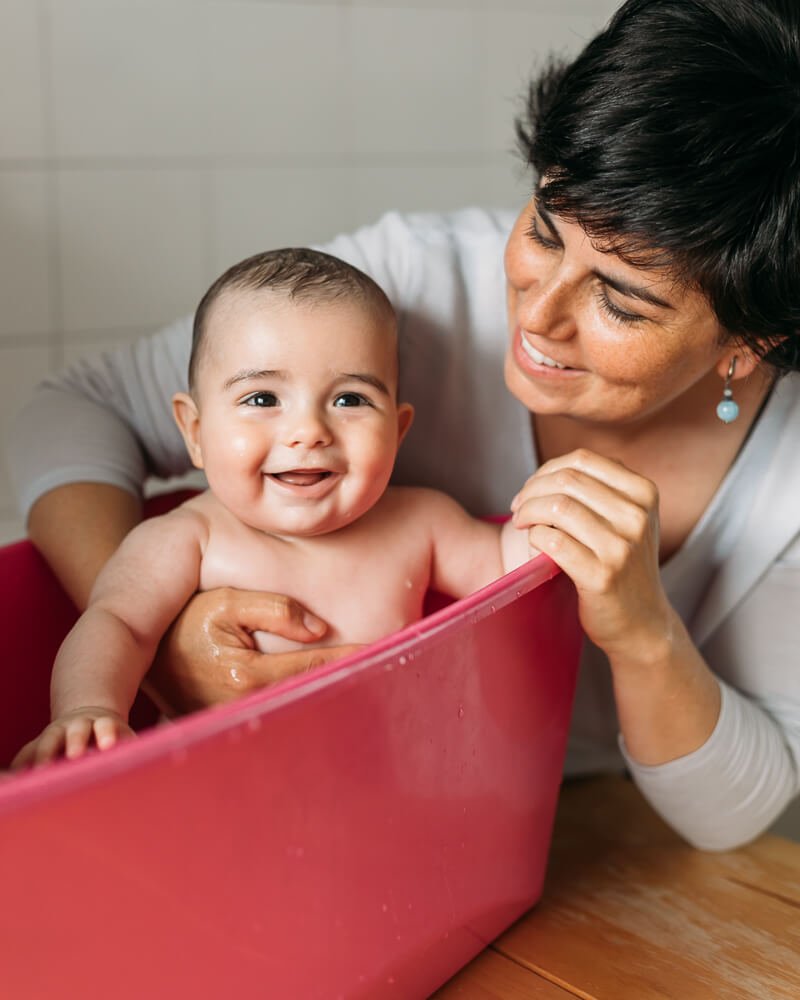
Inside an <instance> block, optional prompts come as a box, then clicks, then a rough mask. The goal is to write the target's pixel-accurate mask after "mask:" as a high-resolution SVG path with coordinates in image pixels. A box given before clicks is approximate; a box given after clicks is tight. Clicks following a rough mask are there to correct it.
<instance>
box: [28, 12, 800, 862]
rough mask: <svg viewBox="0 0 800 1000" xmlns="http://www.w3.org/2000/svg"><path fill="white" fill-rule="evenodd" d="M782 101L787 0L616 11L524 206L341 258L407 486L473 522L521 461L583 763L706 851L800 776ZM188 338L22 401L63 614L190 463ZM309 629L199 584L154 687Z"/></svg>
mask: <svg viewBox="0 0 800 1000" xmlns="http://www.w3.org/2000/svg"><path fill="white" fill-rule="evenodd" d="M799 99H800V11H798V10H797V9H796V3H795V0H629V2H628V3H626V4H624V5H623V6H622V8H621V9H620V11H619V12H618V14H617V15H616V17H615V18H614V19H613V20H612V22H611V24H610V26H609V28H608V29H607V30H606V31H605V32H603V33H601V34H600V35H599V36H598V37H597V38H596V39H595V40H594V41H592V42H591V43H590V44H589V46H588V47H587V48H586V50H585V51H584V52H583V53H582V55H581V56H579V57H578V58H577V59H576V60H575V62H574V63H572V64H571V65H570V66H568V67H560V68H555V69H553V70H551V71H548V72H547V73H546V74H544V76H543V77H542V79H541V80H540V81H538V83H536V84H535V85H534V86H533V87H532V88H531V95H530V100H529V106H528V113H527V116H526V118H525V119H524V120H522V121H521V122H520V123H519V125H518V131H519V136H520V141H521V145H522V149H523V151H524V153H525V156H526V158H527V159H528V161H529V162H530V164H531V165H532V167H533V169H534V171H535V174H536V177H537V186H536V190H535V191H534V195H533V197H532V199H531V202H530V204H529V205H528V206H526V207H525V208H524V209H523V211H522V213H521V214H520V215H519V217H518V218H517V220H516V222H515V221H514V220H513V218H512V217H510V216H506V215H503V214H500V213H494V214H492V213H487V212H482V211H479V210H469V211H465V212H461V213H455V214H453V215H450V216H412V217H405V218H404V217H401V216H398V215H390V216H387V217H385V218H384V219H383V220H381V222H379V223H378V224H377V225H376V226H375V227H372V228H369V229H365V230H362V231H360V232H358V233H356V234H354V235H353V236H345V237H340V238H339V239H337V240H335V241H333V242H332V244H330V245H329V246H328V247H326V249H328V250H329V251H330V252H332V253H334V254H337V255H338V256H340V257H343V258H345V259H346V260H349V261H351V262H352V263H354V264H356V265H357V266H359V267H361V268H362V269H363V270H365V271H367V272H368V273H369V274H371V275H372V276H373V277H374V278H375V279H376V280H377V281H378V282H379V283H380V284H381V285H382V286H383V287H384V288H385V290H386V291H387V293H388V294H389V297H390V298H391V299H392V301H393V304H394V305H395V307H396V309H397V311H398V314H399V316H400V331H401V338H402V340H401V370H402V372H403V376H404V378H403V382H404V384H403V386H402V387H401V394H402V396H403V398H406V399H409V400H410V401H412V402H413V403H414V404H415V406H416V409H417V425H416V430H417V433H416V436H414V433H413V431H412V434H411V435H410V436H409V438H408V440H407V442H406V444H405V445H404V448H403V450H402V451H401V456H400V461H399V465H398V470H397V479H398V481H400V482H415V483H418V484H426V485H431V486H436V487H439V488H443V489H446V490H448V491H449V492H451V493H453V494H454V495H455V496H456V497H457V498H458V499H459V500H460V501H461V502H462V503H464V504H465V505H467V506H468V507H469V508H470V509H471V510H472V511H473V512H475V513H485V512H497V511H501V510H503V509H505V508H506V507H507V505H508V502H509V499H510V498H511V496H512V495H513V493H514V491H515V490H516V489H518V487H519V484H520V483H521V482H523V481H524V480H525V479H526V477H528V476H530V475H531V473H532V472H534V471H535V474H534V475H533V476H532V478H530V479H529V481H528V483H527V485H526V486H525V488H524V489H523V490H522V492H521V493H520V495H519V496H518V498H517V500H516V501H515V505H514V507H515V516H516V517H517V518H518V519H519V521H520V523H522V524H526V525H532V528H531V541H532V543H533V544H534V545H535V546H537V547H538V548H541V549H543V550H544V551H545V552H547V553H548V554H549V555H551V556H552V558H553V559H554V560H555V561H556V562H557V563H558V564H559V565H560V566H562V568H563V569H564V570H565V572H566V573H567V574H568V575H569V576H570V577H571V578H572V580H573V581H574V582H575V584H576V586H577V589H578V593H579V601H580V614H581V622H582V624H583V627H584V630H585V632H586V634H587V637H588V640H589V641H588V642H587V645H586V650H585V655H584V662H583V664H582V669H581V678H580V681H579V690H578V695H577V701H576V708H575V721H574V726H573V732H572V736H571V743H570V751H569V754H568V761H567V770H568V772H572V773H575V772H582V773H585V772H587V771H594V770H604V769H613V768H617V769H619V768H621V767H622V766H624V765H625V764H627V767H628V768H629V769H630V771H631V773H632V775H633V777H634V780H635V781H636V782H637V784H638V785H639V787H640V788H641V789H642V791H643V792H644V794H645V795H646V796H647V797H648V798H649V799H650V801H651V802H652V803H653V804H654V805H655V806H656V808H657V809H659V811H660V812H661V813H662V815H663V816H664V817H665V818H666V819H667V821H668V822H670V823H671V824H672V825H673V826H674V827H675V829H677V830H678V831H679V832H680V833H681V834H682V835H683V836H684V837H686V838H687V839H688V840H689V841H690V842H692V843H694V844H696V845H698V846H701V847H706V848H726V847H730V846H734V845H736V844H739V843H742V842H743V841H746V840H748V839H750V838H752V837H753V836H755V835H757V834H758V833H759V832H761V831H762V830H763V829H764V828H765V827H766V826H767V825H768V824H769V823H770V822H771V821H772V820H773V819H774V818H775V817H776V816H777V815H778V814H779V813H780V811H781V810H782V809H783V807H784V806H785V804H786V803H787V802H788V801H789V800H790V799H791V798H792V797H793V796H794V795H795V794H796V793H797V790H798V769H799V762H800V671H798V670H797V669H796V668H795V663H796V660H797V649H798V629H797V627H796V625H795V624H794V617H795V614H794V612H795V607H794V605H795V603H796V595H797V594H798V593H800V504H798V502H797V497H798V495H800V461H798V459H797V456H796V447H795V441H796V440H797V431H798V430H800V376H798V375H797V374H794V372H795V370H796V369H797V368H798V367H800V360H799V358H800V352H798V344H800V333H799V332H798V329H799V328H800V273H798V272H799V271H800V266H799V265H798V261H800V115H799V114H798V112H797V107H798V103H799ZM504 244H505V278H504V276H503V269H502V260H501V258H502V252H503V245H504ZM504 285H505V286H506V289H507V293H504ZM504 294H505V296H506V303H505V305H506V311H507V316H508V334H507V335H506V336H504V335H503V333H502V314H503V297H504ZM188 330H189V322H188V321H185V322H184V323H182V324H179V325H177V326H175V327H172V328H170V329H169V330H167V331H164V332H163V333H162V334H160V335H157V336H156V337H155V338H154V339H153V340H151V341H148V342H144V343H140V344H138V345H136V346H135V347H134V348H133V349H132V350H130V351H127V352H119V353H117V354H116V355H114V356H112V357H110V358H108V359H107V360H106V361H105V362H104V363H103V364H102V365H101V366H94V367H92V366H90V365H82V366H78V367H77V368H75V369H73V370H72V371H71V372H70V373H67V374H66V375H64V376H61V377H60V378H59V379H56V380H52V381H50V382H48V383H46V384H45V385H44V386H43V387H42V388H40V390H39V391H38V393H37V396H36V398H35V399H34V400H32V401H31V403H30V404H29V406H28V407H27V408H26V410H25V411H24V412H23V413H22V415H21V417H20V420H19V423H18V426H17V448H16V456H15V459H14V461H15V466H16V475H17V480H18V483H19V485H20V492H21V498H22V501H23V504H24V505H25V506H30V517H29V530H30V533H31V537H32V538H33V539H34V541H35V542H36V544H37V545H39V547H40V548H41V549H42V551H43V552H44V553H45V555H46V557H47V558H48V559H49V560H50V561H51V563H52V565H53V566H54V568H55V569H56V572H57V573H59V575H60V576H61V578H62V579H63V580H64V582H65V585H66V586H67V587H68V589H69V590H70V592H71V593H72V594H73V596H74V597H75V598H76V600H77V601H78V603H80V604H82V603H84V602H85V600H86V597H87V595H88V590H89V588H90V586H91V582H92V580H93V578H94V575H95V573H96V572H97V569H98V568H99V566H100V565H102V562H103V561H104V559H105V558H106V557H107V555H108V554H109V553H110V552H111V551H112V550H113V548H114V547H115V545H116V544H117V542H118V541H119V539H120V538H121V537H122V535H123V534H124V533H125V531H126V530H128V528H129V527H130V526H131V524H132V523H134V522H135V520H136V519H137V518H138V516H139V502H138V499H137V498H136V496H137V493H138V490H139V488H140V484H141V481H142V480H143V478H144V476H145V475H146V473H147V472H156V473H158V474H161V475H164V474H165V473H177V472H181V471H183V470H184V468H185V467H186V465H187V462H186V459H185V456H184V454H183V451H182V448H181V445H180V441H179V439H178V437H177V432H176V431H175V430H174V428H173V427H172V426H171V423H170V419H169V414H168V407H167V405H166V400H167V399H168V398H169V396H170V395H171V394H172V392H173V391H175V390H178V389H181V388H183V382H184V379H185V374H184V372H185V362H186V358H187V357H188V350H189V333H188ZM503 356H504V357H505V360H504V362H503V361H502V358H503ZM503 368H504V374H505V383H506V386H507V388H508V390H510V395H509V394H508V393H507V392H505V391H504V388H503V385H502V383H501V378H502V376H501V370H503ZM784 373H789V374H785V377H783V378H779V376H780V375H781V374H784ZM59 428H65V430H64V431H60V430H59ZM31 505H32V506H31ZM66 524H68V525H69V531H68V532H65V531H64V525H66ZM310 610H312V611H313V609H310ZM303 615H304V609H300V608H297V607H296V606H294V605H293V604H292V603H291V602H287V601H286V600H285V599H282V598H280V597H273V596H269V595H267V596H264V595H250V594H244V595H242V594H236V593H231V592H225V593H224V594H222V595H216V596H215V595H211V596H209V595H206V596H205V597H203V598H196V599H195V601H194V602H193V603H192V604H190V605H189V607H188V608H187V610H186V611H185V612H184V615H183V616H182V618H181V619H179V621H178V622H177V623H176V626H175V628H174V630H173V634H172V644H171V647H170V649H169V650H168V651H167V657H166V658H167V660H168V661H169V663H168V668H167V669H166V670H162V672H161V675H160V681H158V679H157V683H158V684H159V685H160V687H161V690H162V692H167V693H168V694H169V693H171V694H172V695H173V696H177V698H178V699H179V701H180V702H181V703H182V704H183V705H184V706H187V705H198V704H204V703H208V702H211V701H214V700H219V699H221V698H223V697H226V696H229V695H230V692H228V691H226V690H225V688H224V684H225V683H226V678H227V677H229V676H230V673H232V671H228V670H226V671H224V672H222V671H219V672H218V671H215V670H214V664H215V662H216V661H217V660H218V658H219V657H220V656H221V655H224V657H225V659H226V663H230V661H231V658H232V657H238V658H239V660H238V665H239V669H237V673H238V674H239V676H240V677H241V676H245V672H246V671H249V677H250V678H251V682H252V683H253V684H255V683H259V682H260V683H264V682H265V681H268V680H270V679H274V678H276V677H279V676H282V675H283V674H285V673H291V672H294V671H296V670H298V669H305V668H306V667H307V666H308V665H309V662H311V663H313V662H319V660H320V657H321V655H322V654H320V652H319V651H318V650H317V651H315V652H314V655H313V656H310V655H306V656H303V655H302V654H301V655H300V656H299V657H298V655H297V654H295V656H294V658H289V659H287V658H283V659H280V658H274V659H271V660H268V661H257V659H256V657H255V654H254V653H253V652H252V651H251V650H249V649H248V648H247V630H248V629H255V628H260V629H265V630H271V631H283V632H285V634H287V635H290V636H292V637H294V638H300V639H302V638H304V637H305V638H311V637H316V634H318V631H319V629H320V627H324V626H320V623H318V622H316V621H315V620H314V618H313V616H312V617H311V618H310V619H308V618H306V619H305V620H304V618H303ZM309 625H310V630H309V628H308V626H309ZM220 649H222V650H223V652H222V653H220V652H219V651H220ZM215 651H216V652H215ZM189 663H192V667H191V668H189V667H188V666H187V664H189ZM223 673H224V676H223ZM618 734H619V739H618Z"/></svg>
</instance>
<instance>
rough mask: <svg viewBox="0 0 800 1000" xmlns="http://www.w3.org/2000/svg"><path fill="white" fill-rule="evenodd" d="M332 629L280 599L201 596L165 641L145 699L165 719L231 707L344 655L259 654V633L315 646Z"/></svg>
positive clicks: (232, 592) (229, 592) (230, 591)
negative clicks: (243, 697)
mask: <svg viewBox="0 0 800 1000" xmlns="http://www.w3.org/2000/svg"><path fill="white" fill-rule="evenodd" d="M327 630H328V626H327V625H326V623H325V622H323V621H321V620H320V619H319V618H317V617H316V616H315V615H314V614H312V613H311V612H310V611H309V610H308V609H307V608H304V607H303V606H302V605H301V604H299V603H298V602H297V601H295V600H293V599H291V598H289V597H285V596H282V595H280V594H267V593H261V592H259V591H249V590H236V589H234V588H232V587H223V588H220V589H219V590H210V591H205V592H203V593H200V594H196V595H195V596H194V597H193V598H192V600H191V601H189V603H188V604H187V605H186V607H185V608H184V609H183V611H182V612H181V614H180V615H179V616H178V618H177V619H176V620H175V622H174V623H173V625H172V627H171V628H170V629H169V631H168V632H167V634H166V635H165V636H164V638H163V639H162V641H161V645H160V647H159V652H158V656H157V657H156V661H155V663H154V664H153V666H152V668H151V670H150V673H149V674H148V678H147V689H148V693H150V694H151V695H152V696H153V698H154V700H155V701H156V703H157V704H158V706H159V707H160V708H161V710H162V711H164V712H165V713H166V714H167V715H174V714H181V713H183V712H188V711H192V710H194V709H198V708H205V707H207V706H208V705H215V704H218V703H219V702H223V701H230V700H231V699H232V698H236V697H239V696H240V695H242V694H244V693H246V692H248V691H253V690H255V689H256V688H259V687H263V686H264V685H265V684H272V683H274V682H275V681H277V680H282V679H283V678H284V677H288V676H291V675H292V674H296V673H301V672H303V671H305V670H308V669H310V667H311V666H313V665H316V664H317V663H324V662H327V660H329V659H333V658H334V657H335V656H337V655H339V656H341V655H343V654H342V653H341V652H339V653H336V652H335V651H332V650H330V651H329V650H327V649H325V650H321V649H319V648H315V649H313V650H308V651H303V650H300V651H297V652H292V653H280V654H277V653H276V654H269V655H267V654H264V655H262V654H260V653H259V652H257V650H256V644H255V641H254V639H253V633H254V632H259V631H260V632H270V633H273V634H275V635H279V636H282V637H283V638H285V639H292V640H294V641H296V642H317V641H319V639H320V638H322V637H323V636H324V635H325V634H326V632H327ZM348 651H349V649H348Z"/></svg>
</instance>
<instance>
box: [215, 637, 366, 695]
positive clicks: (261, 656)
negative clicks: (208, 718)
mask: <svg viewBox="0 0 800 1000" xmlns="http://www.w3.org/2000/svg"><path fill="white" fill-rule="evenodd" d="M361 648H362V647H361V646H354V645H351V646H318V647H315V648H314V649H298V650H295V651H293V652H290V653H259V652H256V651H255V650H245V649H241V650H237V651H235V652H232V654H231V657H230V660H229V661H228V674H229V677H230V680H231V685H230V688H229V690H230V696H231V697H238V696H239V695H241V694H243V693H245V692H247V691H255V690H257V689H258V688H261V687H265V686H266V685H268V684H275V683H277V682H278V681H281V680H285V679H286V678H287V677H294V676H295V674H303V673H307V672H308V671H309V670H313V669H315V668H316V667H321V666H322V665H323V664H325V663H330V662H331V661H332V660H340V659H342V658H343V657H345V656H349V655H350V654H351V653H354V652H356V651H357V650H358V649H361Z"/></svg>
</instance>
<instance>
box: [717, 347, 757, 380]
mask: <svg viewBox="0 0 800 1000" xmlns="http://www.w3.org/2000/svg"><path fill="white" fill-rule="evenodd" d="M733 361H736V367H735V368H734V371H733V375H732V376H731V380H732V381H733V382H735V381H736V380H737V379H740V378H747V376H748V375H752V374H753V372H754V371H755V370H756V369H757V368H758V366H759V365H760V364H761V358H760V357H759V356H758V355H757V354H756V353H755V351H754V350H753V349H752V347H748V346H747V345H746V344H741V343H740V344H731V346H730V348H729V349H728V350H726V351H725V353H724V354H723V355H722V356H721V357H720V359H719V361H718V362H717V374H718V375H719V377H720V378H721V379H722V381H723V382H724V381H725V379H727V377H728V372H729V371H730V370H731V364H732V363H733Z"/></svg>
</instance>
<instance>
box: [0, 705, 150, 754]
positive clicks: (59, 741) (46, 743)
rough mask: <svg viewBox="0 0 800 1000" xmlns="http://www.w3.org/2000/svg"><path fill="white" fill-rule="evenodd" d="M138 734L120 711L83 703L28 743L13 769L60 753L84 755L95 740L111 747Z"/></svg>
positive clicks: (100, 745)
mask: <svg viewBox="0 0 800 1000" xmlns="http://www.w3.org/2000/svg"><path fill="white" fill-rule="evenodd" d="M135 735H136V734H135V733H134V731H133V730H132V729H131V727H130V726H129V725H128V723H127V721H126V720H125V719H124V718H123V717H122V716H121V715H119V714H118V713H117V712H114V711H112V710H111V709H108V708H101V707H100V706H96V705H85V706H81V707H80V708H76V709H74V710H73V711H71V712H67V713H66V714H65V715H62V716H59V718H57V719H54V720H53V721H52V722H51V723H50V725H49V726H46V727H45V729H43V730H42V732H41V733H40V734H39V735H38V736H37V737H36V739H34V740H31V741H30V743H26V744H25V746H24V747H23V748H22V749H21V750H20V751H19V753H18V754H17V755H16V757H15V758H14V760H13V761H12V762H11V769H12V770H20V769H21V768H23V767H31V766H36V765H38V764H45V763H47V762H48V761H51V760H55V759H56V758H58V757H67V758H69V759H73V758H75V757H80V756H82V755H83V754H84V753H86V751H87V750H88V749H89V747H90V746H91V745H92V743H93V744H94V746H96V747H97V749H98V750H108V749H109V748H110V747H112V746H114V745H115V744H116V743H118V742H119V741H120V740H124V739H129V738H130V737H132V736H135Z"/></svg>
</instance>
